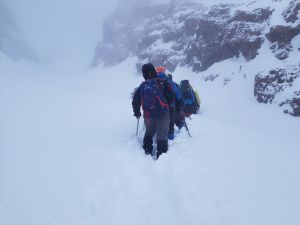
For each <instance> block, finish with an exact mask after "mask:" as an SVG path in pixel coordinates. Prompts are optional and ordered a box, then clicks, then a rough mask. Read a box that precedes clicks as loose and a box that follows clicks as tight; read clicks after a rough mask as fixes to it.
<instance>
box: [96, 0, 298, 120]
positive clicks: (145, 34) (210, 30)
mask: <svg viewBox="0 0 300 225" xmlns="http://www.w3.org/2000/svg"><path fill="white" fill-rule="evenodd" d="M134 2H135V1H132V4H130V7H123V5H122V7H117V8H116V10H115V11H114V12H113V13H112V14H111V15H110V16H109V17H107V18H106V20H105V22H104V25H103V39H102V41H101V42H100V43H99V44H98V47H97V49H96V50H95V55H94V60H93V65H94V66H96V65H98V64H102V65H104V66H115V65H118V64H119V63H121V62H123V61H124V60H126V59H127V58H130V57H136V58H137V60H138V61H137V64H136V67H137V70H138V71H140V68H141V65H142V64H143V63H146V62H152V63H154V64H155V65H163V66H165V67H166V68H167V69H168V70H169V71H170V72H174V71H175V70H176V68H178V67H188V68H191V70H192V71H194V72H197V73H199V72H202V73H201V74H202V76H204V80H206V81H207V80H210V77H219V76H220V77H222V76H228V75H227V74H226V73H227V71H226V70H224V71H223V73H222V72H220V73H218V74H209V73H210V69H211V68H212V66H213V65H214V67H216V66H217V65H218V63H222V62H224V61H226V60H230V59H240V60H241V61H243V62H241V63H240V64H239V65H236V67H237V68H239V69H237V70H238V72H234V73H232V75H231V76H229V77H227V78H228V79H232V78H233V77H234V75H233V74H237V73H243V74H244V75H245V76H246V75H247V76H248V77H249V76H250V77H255V76H256V79H255V80H254V85H253V88H254V95H255V97H256V99H257V101H259V102H263V103H276V104H279V105H280V106H287V105H288V108H289V109H287V108H285V109H284V111H285V112H287V113H290V114H292V115H297V116H300V99H299V90H298V89H299V88H298V89H297V88H296V85H293V83H294V82H295V81H296V80H299V79H298V78H299V63H300V61H299V58H300V36H299V34H300V19H299V10H300V1H299V0H289V1H280V0H268V1H263V2H262V1H235V2H234V3H229V2H231V1H227V3H226V4H224V3H221V4H216V5H211V4H205V3H207V2H206V1H198V2H195V1H184V0H175V1H170V2H167V3H166V2H156V3H152V4H149V3H148V2H147V1H145V2H144V3H143V4H142V3H139V4H133V3H134ZM200 2H203V3H204V4H201V3H200ZM250 62H251V64H255V63H258V64H260V63H261V62H264V63H263V65H262V66H259V67H257V68H256V69H257V70H255V69H254V68H253V67H252V68H251V69H248V70H243V71H242V68H245V65H248V64H249V63H250ZM249 65H250V64H249ZM279 71H281V72H279ZM291 71H293V72H291ZM227 78H226V79H227ZM224 79H225V78H224ZM282 83H285V85H281V84H282ZM292 86H293V87H292ZM290 88H296V89H295V90H294V89H293V91H291V89H290ZM287 90H289V91H287ZM283 92H288V93H289V96H288V97H287V96H285V97H282V96H283V95H284V94H282V93H283ZM290 92H292V93H293V94H290ZM279 94H280V96H281V97H280V98H282V99H281V100H278V101H277V100H276V96H279Z"/></svg>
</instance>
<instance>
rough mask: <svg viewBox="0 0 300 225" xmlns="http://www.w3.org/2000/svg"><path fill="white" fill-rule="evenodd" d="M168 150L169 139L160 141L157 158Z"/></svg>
mask: <svg viewBox="0 0 300 225" xmlns="http://www.w3.org/2000/svg"><path fill="white" fill-rule="evenodd" d="M167 151H168V141H158V142H157V155H156V156H157V158H158V157H159V156H160V155H161V154H162V153H166V152H167Z"/></svg>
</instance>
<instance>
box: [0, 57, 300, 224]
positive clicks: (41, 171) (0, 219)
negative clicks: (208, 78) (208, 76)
mask: <svg viewBox="0 0 300 225" xmlns="http://www.w3.org/2000/svg"><path fill="white" fill-rule="evenodd" d="M0 60H1V67H0V79H1V80H0V110H1V111H0V224H1V225H23V224H26V225H31V224H39V225H44V224H45V225H54V224H63V225H67V224H74V225H75V224H76V225H77V224H78V225H79V224H82V225H87V224H105V225H108V224H112V225H115V224H139V225H142V224H184V225H186V224H197V225H198V224H205V225H206V224H257V225H261V224H272V225H273V224H278V225H279V224H286V225H292V224H293V225H296V224H300V214H299V211H300V152H299V150H300V138H299V134H300V132H299V131H300V120H299V119H298V118H294V117H291V116H288V115H286V114H283V113H282V112H281V110H280V109H278V107H277V106H271V105H264V104H259V103H257V102H256V101H255V98H254V96H253V87H252V85H251V84H253V82H252V81H251V80H252V79H253V77H252V78H251V77H246V79H245V77H244V76H243V73H240V74H239V73H236V75H235V76H236V77H235V79H234V80H232V81H231V82H229V83H228V84H226V85H225V86H224V85H223V80H222V78H219V79H217V80H216V81H215V82H204V81H203V76H205V74H200V75H199V74H193V73H191V72H190V70H189V69H186V68H178V69H177V70H176V71H175V72H174V73H173V77H174V80H175V81H180V80H181V79H183V78H188V79H190V81H191V83H192V85H193V86H194V88H195V89H196V90H198V91H199V94H200V97H201V100H202V104H201V113H200V114H199V115H195V116H192V120H187V123H188V126H189V128H190V131H191V134H192V138H189V137H188V135H187V133H186V132H185V131H184V130H182V131H181V132H180V133H177V137H176V139H175V140H174V141H171V142H170V150H169V152H168V153H167V154H164V155H162V156H161V157H160V159H159V160H157V161H154V160H153V159H152V158H151V157H150V156H146V155H144V153H143V151H142V149H141V140H142V136H143V130H142V125H141V126H140V133H139V135H138V137H136V136H135V129H136V119H135V118H134V117H133V116H132V114H133V113H132V109H131V99H130V93H131V91H132V90H133V88H134V87H136V86H137V85H139V83H140V82H141V81H142V79H141V76H138V75H136V71H135V66H134V63H135V59H130V60H128V61H126V62H124V63H122V64H121V65H120V66H118V67H114V68H96V69H86V68H80V67H78V66H77V65H68V66H62V65H60V67H50V66H49V65H43V66H37V65H30V64H28V63H26V62H18V63H14V62H10V61H7V60H6V59H5V58H4V57H3V56H1V58H0ZM240 63H241V62H240V61H239V60H229V61H226V62H223V64H220V65H223V66H224V68H225V67H226V68H229V70H237V71H238V68H239V65H240ZM250 67H251V65H250ZM244 69H245V70H247V69H249V68H245V67H243V70H244ZM213 70H216V67H215V68H214V67H212V68H211V71H213Z"/></svg>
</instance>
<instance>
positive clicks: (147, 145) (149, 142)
mask: <svg viewBox="0 0 300 225" xmlns="http://www.w3.org/2000/svg"><path fill="white" fill-rule="evenodd" d="M143 149H144V150H145V154H146V155H149V154H152V151H153V139H152V137H151V136H149V135H145V137H144V140H143Z"/></svg>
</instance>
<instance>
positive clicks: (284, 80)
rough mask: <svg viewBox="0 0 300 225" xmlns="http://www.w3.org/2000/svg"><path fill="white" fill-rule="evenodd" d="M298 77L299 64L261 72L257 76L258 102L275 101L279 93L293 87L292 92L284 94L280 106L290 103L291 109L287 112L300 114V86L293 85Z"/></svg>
mask: <svg viewBox="0 0 300 225" xmlns="http://www.w3.org/2000/svg"><path fill="white" fill-rule="evenodd" d="M296 79H297V80H299V79H300V67H299V66H290V67H288V68H286V69H282V68H276V69H273V70H270V71H269V72H267V73H266V72H261V73H259V74H257V75H256V76H255V83H254V95H255V97H256V99H257V101H258V102H261V103H273V101H274V99H275V98H276V96H277V95H279V94H280V93H282V92H284V91H286V89H291V88H292V91H291V92H292V94H291V95H289V96H288V95H286V96H284V99H283V100H281V102H279V106H284V105H289V106H290V110H287V109H286V110H285V112H288V113H290V114H292V115H294V116H300V111H299V110H300V95H299V93H300V87H295V86H294V85H293V84H294V81H295V80H296Z"/></svg>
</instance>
